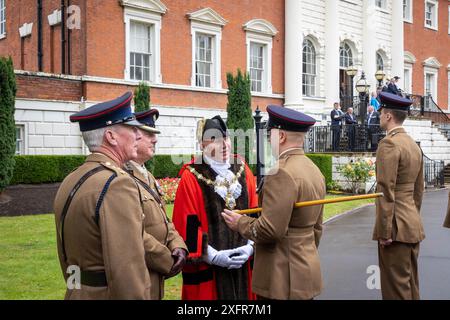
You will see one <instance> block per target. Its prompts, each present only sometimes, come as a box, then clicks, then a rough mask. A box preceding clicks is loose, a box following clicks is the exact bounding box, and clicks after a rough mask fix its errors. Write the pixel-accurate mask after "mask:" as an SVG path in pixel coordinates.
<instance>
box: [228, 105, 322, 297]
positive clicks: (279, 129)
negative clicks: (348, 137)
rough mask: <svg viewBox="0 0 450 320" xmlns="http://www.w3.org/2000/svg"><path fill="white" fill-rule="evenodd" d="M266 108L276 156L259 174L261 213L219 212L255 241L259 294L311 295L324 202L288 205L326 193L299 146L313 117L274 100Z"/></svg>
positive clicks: (317, 282)
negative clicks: (267, 169)
mask: <svg viewBox="0 0 450 320" xmlns="http://www.w3.org/2000/svg"><path fill="white" fill-rule="evenodd" d="M267 112H268V114H269V122H268V128H269V129H270V142H271V146H272V153H273V155H274V156H275V157H276V158H278V162H277V165H276V166H275V167H274V168H273V169H272V170H271V171H270V172H269V173H268V175H267V176H266V177H265V178H264V186H263V188H262V191H261V192H260V197H259V201H260V205H261V206H262V213H261V215H260V216H259V218H251V217H248V216H241V215H239V214H237V213H235V212H232V211H229V210H225V212H224V213H222V216H223V217H224V219H225V221H226V223H227V224H228V226H229V227H230V228H231V229H233V230H235V231H239V233H240V234H242V236H243V237H245V238H248V239H251V240H253V241H254V242H255V245H256V248H255V262H254V272H253V277H252V289H253V292H255V293H256V294H257V295H258V297H259V298H260V299H313V298H314V297H316V296H317V295H319V294H320V292H321V290H322V275H321V270H320V260H319V253H318V245H319V240H320V237H321V234H322V219H323V206H312V207H305V208H297V209H294V208H293V206H294V203H295V202H299V201H309V200H320V199H323V198H324V197H325V192H326V191H325V179H324V177H323V175H322V173H321V172H320V170H319V169H318V168H317V167H316V165H315V164H314V163H313V162H312V161H311V160H310V159H309V158H307V157H306V156H305V153H304V150H303V143H304V137H305V134H306V131H307V130H308V129H309V127H311V126H312V125H313V124H314V123H315V120H314V119H313V118H311V117H309V116H307V115H305V114H303V113H300V112H297V111H294V110H292V109H288V108H283V107H279V106H268V108H267Z"/></svg>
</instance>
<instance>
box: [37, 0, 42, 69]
mask: <svg viewBox="0 0 450 320" xmlns="http://www.w3.org/2000/svg"><path fill="white" fill-rule="evenodd" d="M37 9H38V16H37V18H38V70H39V71H42V56H43V53H42V0H38V1H37Z"/></svg>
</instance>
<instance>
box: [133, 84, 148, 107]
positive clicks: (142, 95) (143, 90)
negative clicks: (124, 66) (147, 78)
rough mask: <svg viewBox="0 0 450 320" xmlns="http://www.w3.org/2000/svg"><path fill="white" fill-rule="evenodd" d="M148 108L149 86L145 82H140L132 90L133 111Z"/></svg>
mask: <svg viewBox="0 0 450 320" xmlns="http://www.w3.org/2000/svg"><path fill="white" fill-rule="evenodd" d="M149 109H150V87H149V86H148V85H147V84H146V83H145V82H143V81H142V82H140V83H139V86H138V87H137V88H136V90H134V112H141V111H147V110H149Z"/></svg>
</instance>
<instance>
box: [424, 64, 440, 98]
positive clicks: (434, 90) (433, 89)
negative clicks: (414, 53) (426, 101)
mask: <svg viewBox="0 0 450 320" xmlns="http://www.w3.org/2000/svg"><path fill="white" fill-rule="evenodd" d="M427 75H432V76H433V82H432V84H431V91H430V93H431V96H432V97H433V100H434V101H438V75H439V70H438V69H435V68H430V67H424V76H423V93H424V95H425V96H426V95H427Z"/></svg>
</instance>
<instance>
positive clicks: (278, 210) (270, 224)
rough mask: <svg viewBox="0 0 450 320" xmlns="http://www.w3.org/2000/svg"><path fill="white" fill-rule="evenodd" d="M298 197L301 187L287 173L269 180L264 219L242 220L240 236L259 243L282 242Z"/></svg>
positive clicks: (267, 177) (263, 205) (281, 170)
mask: <svg viewBox="0 0 450 320" xmlns="http://www.w3.org/2000/svg"><path fill="white" fill-rule="evenodd" d="M280 186H282V187H280ZM297 195H298V187H297V185H296V184H295V182H294V180H293V179H292V177H291V176H290V175H289V174H288V173H287V172H286V171H285V170H284V169H281V168H279V169H278V172H277V173H276V174H275V175H268V176H266V178H265V182H264V197H263V202H262V213H261V216H260V217H259V218H257V219H255V218H251V217H242V218H240V219H239V222H238V230H239V233H240V234H241V235H242V236H243V237H244V238H247V239H251V240H253V241H255V242H256V243H272V242H276V241H279V240H280V239H281V238H282V237H283V236H284V235H285V234H286V232H287V230H288V226H289V221H290V220H291V215H292V210H293V207H294V203H295V201H296V200H297Z"/></svg>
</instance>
